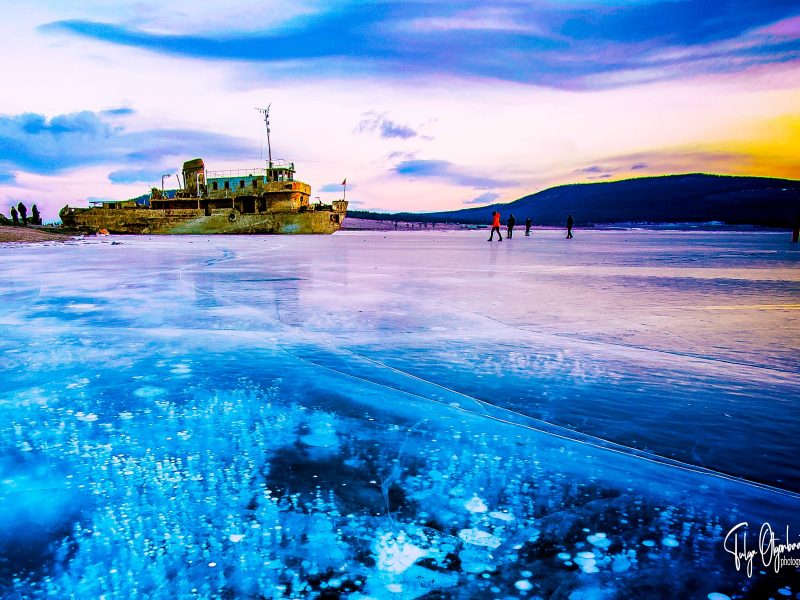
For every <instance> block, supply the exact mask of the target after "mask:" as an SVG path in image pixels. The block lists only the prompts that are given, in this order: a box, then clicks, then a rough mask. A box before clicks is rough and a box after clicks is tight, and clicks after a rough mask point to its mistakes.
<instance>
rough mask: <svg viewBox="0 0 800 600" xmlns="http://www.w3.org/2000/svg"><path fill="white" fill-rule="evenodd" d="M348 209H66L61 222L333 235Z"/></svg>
mask: <svg viewBox="0 0 800 600" xmlns="http://www.w3.org/2000/svg"><path fill="white" fill-rule="evenodd" d="M344 216H345V212H344V211H342V212H337V211H333V210H319V211H306V212H294V213H292V212H289V213H287V212H274V213H271V212H264V213H256V214H243V213H240V212H238V211H236V210H217V211H213V212H211V214H206V211H205V210H203V209H188V208H173V209H148V208H67V209H65V210H63V211H62V212H61V222H62V224H63V226H64V227H65V228H67V229H71V230H74V231H82V232H86V233H95V232H97V231H100V230H101V229H105V230H106V231H108V232H109V233H131V234H196V235H208V234H331V233H334V232H335V231H337V230H338V229H339V228H340V227H341V221H342V220H343V219H344Z"/></svg>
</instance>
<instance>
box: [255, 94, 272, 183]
mask: <svg viewBox="0 0 800 600" xmlns="http://www.w3.org/2000/svg"><path fill="white" fill-rule="evenodd" d="M270 106H272V103H270V104H269V105H268V106H267V108H256V110H257V111H258V112H260V113H261V114H262V115H264V124H265V125H266V126H267V153H268V156H269V168H270V169H271V168H272V146H270V143H269V107H270Z"/></svg>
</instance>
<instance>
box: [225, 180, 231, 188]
mask: <svg viewBox="0 0 800 600" xmlns="http://www.w3.org/2000/svg"><path fill="white" fill-rule="evenodd" d="M224 187H225V189H226V190H229V189H231V182H230V181H228V180H227V179H226V180H225V186H224Z"/></svg>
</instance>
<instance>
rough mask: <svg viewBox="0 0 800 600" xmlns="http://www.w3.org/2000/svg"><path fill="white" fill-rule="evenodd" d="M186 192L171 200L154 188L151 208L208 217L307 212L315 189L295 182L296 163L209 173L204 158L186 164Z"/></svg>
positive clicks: (277, 163)
mask: <svg viewBox="0 0 800 600" xmlns="http://www.w3.org/2000/svg"><path fill="white" fill-rule="evenodd" d="M183 184H184V185H183V189H181V190H178V191H177V192H176V193H175V197H174V198H168V197H166V196H165V195H163V194H162V193H161V192H160V190H157V189H153V190H152V193H151V206H152V208H156V209H178V208H200V209H205V212H206V214H209V215H210V214H212V213H213V212H217V211H222V210H231V209H234V210H237V211H238V212H240V213H241V214H260V213H267V212H305V211H307V210H313V209H314V207H309V198H310V195H311V187H310V186H309V185H308V184H307V183H303V182H302V181H296V180H295V169H294V163H290V162H288V161H283V160H279V161H273V162H269V163H267V167H266V168H254V169H235V170H228V171H206V170H205V165H204V163H203V161H202V159H199V158H197V159H194V160H190V161H187V162H186V163H184V165H183Z"/></svg>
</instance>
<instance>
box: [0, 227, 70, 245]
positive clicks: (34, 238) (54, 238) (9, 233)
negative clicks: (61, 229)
mask: <svg viewBox="0 0 800 600" xmlns="http://www.w3.org/2000/svg"><path fill="white" fill-rule="evenodd" d="M71 237H72V236H71V235H69V234H65V233H56V232H54V231H50V230H49V229H44V230H43V229H39V228H38V227H36V226H33V225H28V226H27V227H25V226H22V225H0V243H3V244H37V243H40V242H63V241H66V240H68V239H70V238H71Z"/></svg>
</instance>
